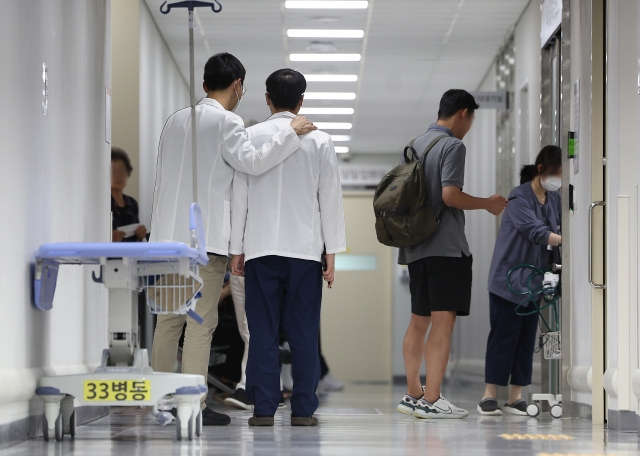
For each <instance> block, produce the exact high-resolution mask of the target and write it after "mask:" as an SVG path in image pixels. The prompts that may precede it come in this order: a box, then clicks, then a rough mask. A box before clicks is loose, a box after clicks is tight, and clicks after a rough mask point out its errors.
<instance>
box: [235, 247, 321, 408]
mask: <svg viewBox="0 0 640 456" xmlns="http://www.w3.org/2000/svg"><path fill="white" fill-rule="evenodd" d="M245 290H246V304H245V309H246V312H247V321H248V323H249V333H250V334H251V337H250V338H249V359H248V360H247V396H248V397H249V399H250V400H251V401H252V402H253V403H254V404H255V406H254V413H255V414H256V415H257V416H273V415H275V413H276V410H277V409H278V404H279V403H280V364H279V347H278V332H279V328H280V326H282V329H283V330H284V332H285V334H286V337H287V341H288V342H289V346H290V347H291V354H292V356H293V360H292V364H291V367H292V372H291V374H292V377H293V395H292V396H291V413H292V414H293V416H300V417H308V416H311V415H313V413H314V412H315V411H316V409H317V408H318V397H317V396H316V390H317V389H318V382H319V380H320V361H319V356H318V334H319V328H320V303H321V302H322V265H321V263H320V262H317V261H309V260H299V259H295V258H285V257H279V256H266V257H261V258H256V259H253V260H249V261H247V263H246V265H245Z"/></svg>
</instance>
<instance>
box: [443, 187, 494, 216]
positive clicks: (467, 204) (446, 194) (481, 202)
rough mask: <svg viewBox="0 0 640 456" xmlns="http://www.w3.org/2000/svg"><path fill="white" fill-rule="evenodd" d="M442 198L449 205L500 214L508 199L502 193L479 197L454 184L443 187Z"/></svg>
mask: <svg viewBox="0 0 640 456" xmlns="http://www.w3.org/2000/svg"><path fill="white" fill-rule="evenodd" d="M442 200H443V201H444V204H446V205H447V206H448V207H453V208H455V209H461V210H463V211H475V210H479V209H484V210H486V211H488V212H490V213H491V214H493V215H500V214H501V213H502V211H504V209H505V208H506V207H507V199H506V198H504V197H503V196H501V195H493V196H492V197H490V198H477V197H475V196H471V195H468V194H466V193H465V192H463V191H462V189H460V188H459V187H456V186H454V185H447V186H446V187H442Z"/></svg>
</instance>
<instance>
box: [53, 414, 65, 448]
mask: <svg viewBox="0 0 640 456" xmlns="http://www.w3.org/2000/svg"><path fill="white" fill-rule="evenodd" d="M63 431H64V429H63V427H62V413H60V414H59V415H58V419H56V428H55V434H56V442H62V439H63V438H64V432H63Z"/></svg>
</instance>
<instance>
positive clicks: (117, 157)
mask: <svg viewBox="0 0 640 456" xmlns="http://www.w3.org/2000/svg"><path fill="white" fill-rule="evenodd" d="M111 161H112V162H114V161H121V162H122V163H124V167H125V168H127V174H128V175H129V176H131V172H132V171H133V166H131V160H129V156H128V155H127V153H126V152H125V151H124V150H122V149H120V148H119V147H112V148H111Z"/></svg>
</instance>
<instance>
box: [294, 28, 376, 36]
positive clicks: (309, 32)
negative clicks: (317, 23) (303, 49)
mask: <svg viewBox="0 0 640 456" xmlns="http://www.w3.org/2000/svg"><path fill="white" fill-rule="evenodd" d="M287 36H288V37H289V38H362V37H364V30H310V29H289V30H287Z"/></svg>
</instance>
